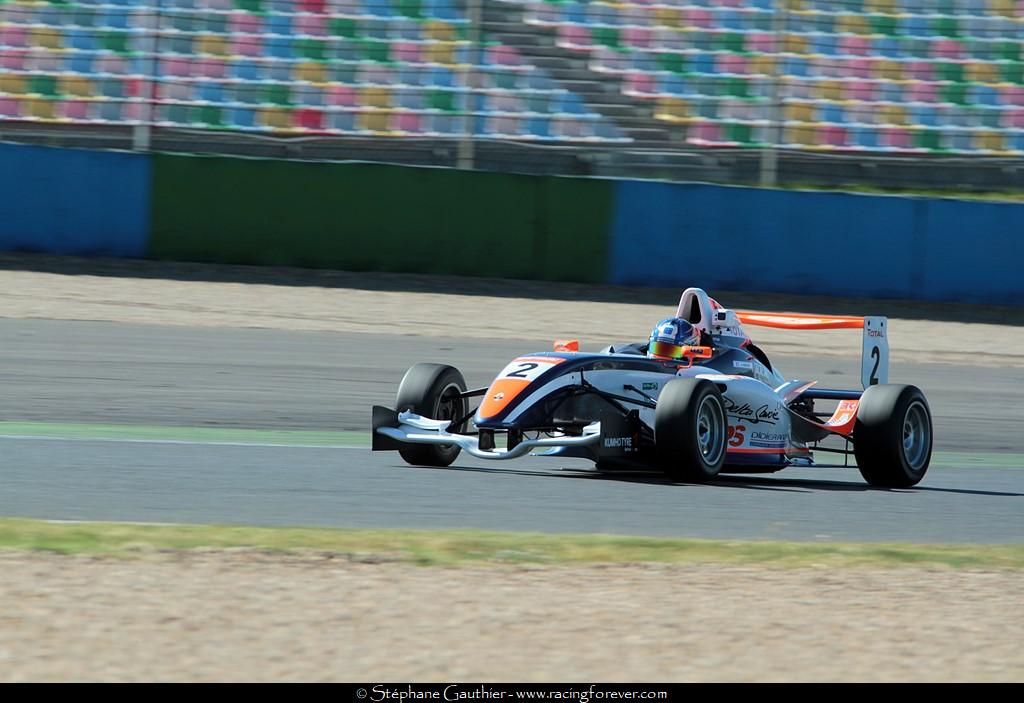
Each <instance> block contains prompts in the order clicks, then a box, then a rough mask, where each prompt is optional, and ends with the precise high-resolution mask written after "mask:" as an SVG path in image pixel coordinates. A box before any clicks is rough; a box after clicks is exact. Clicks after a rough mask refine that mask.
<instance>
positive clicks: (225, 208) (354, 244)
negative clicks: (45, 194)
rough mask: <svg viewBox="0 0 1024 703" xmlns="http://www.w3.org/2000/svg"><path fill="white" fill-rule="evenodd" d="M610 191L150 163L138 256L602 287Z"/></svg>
mask: <svg viewBox="0 0 1024 703" xmlns="http://www.w3.org/2000/svg"><path fill="white" fill-rule="evenodd" d="M612 197H613V184H612V182H611V181H603V180H595V179H572V178H556V177H544V178H542V177H536V176H519V175H511V174H501V173H481V172H468V173H467V172H460V171H455V170H449V169H437V168H409V167H402V166H388V165H382V164H331V163H308V162H297V161H275V160H269V159H266V160H265V159H240V158H224V157H201V156H172V155H155V156H154V157H153V198H152V203H153V204H152V213H153V216H152V231H151V238H150V246H149V253H148V255H149V257H150V258H156V259H170V260H178V261H182V260H184V261H204V262H219V263H240V264H258V265H275V266H304V267H315V268H338V269H347V270H382V271H384V270H387V271H414V272H417V273H447V274H461V275H477V276H499V277H508V278H539V279H550V280H567V281H594V282H603V281H605V280H607V273H608V261H607V247H608V239H609V229H610V222H611V209H612Z"/></svg>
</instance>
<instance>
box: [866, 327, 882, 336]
mask: <svg viewBox="0 0 1024 703" xmlns="http://www.w3.org/2000/svg"><path fill="white" fill-rule="evenodd" d="M868 336H869V337H884V336H885V332H883V331H882V330H873V329H870V328H868Z"/></svg>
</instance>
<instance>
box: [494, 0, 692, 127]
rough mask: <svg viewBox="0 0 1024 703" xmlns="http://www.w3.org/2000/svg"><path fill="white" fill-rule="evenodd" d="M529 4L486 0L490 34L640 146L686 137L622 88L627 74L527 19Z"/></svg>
mask: <svg viewBox="0 0 1024 703" xmlns="http://www.w3.org/2000/svg"><path fill="white" fill-rule="evenodd" d="M523 8H524V6H523V5H520V4H515V3H507V2H484V3H483V16H482V28H483V31H484V35H485V37H486V39H487V40H490V41H499V42H501V43H502V44H505V45H507V46H511V47H514V48H515V49H516V50H517V51H518V52H519V54H520V55H521V56H522V57H523V58H524V59H525V60H526V61H527V62H528V63H530V64H533V65H534V66H537V67H538V68H541V69H543V70H545V71H546V72H547V73H548V75H550V76H551V78H552V80H554V81H555V82H556V83H557V84H559V85H560V86H561V87H563V88H565V89H567V90H569V91H571V92H573V93H575V94H577V95H579V96H580V97H581V98H582V99H583V101H584V102H585V103H586V104H587V106H588V107H590V108H591V109H593V110H594V111H595V112H597V113H598V114H600V115H601V116H602V117H604V118H606V119H608V120H611V121H612V122H614V123H615V125H616V126H617V127H618V128H619V129H620V130H622V132H623V134H625V135H626V136H628V137H629V138H631V139H632V140H633V144H632V146H634V147H658V146H664V145H666V144H667V143H669V142H670V141H671V142H675V143H677V144H678V143H679V142H681V141H682V139H683V137H682V134H681V132H682V128H681V127H679V126H676V125H668V124H666V123H665V122H661V121H658V120H655V119H654V117H653V114H652V109H651V106H650V104H638V102H637V101H636V100H634V99H632V98H630V97H629V96H627V95H624V94H623V92H622V86H621V78H620V77H619V76H615V75H609V74H603V73H598V72H596V71H592V70H591V69H590V67H589V65H588V63H589V61H588V58H587V55H586V54H584V55H581V54H580V53H579V52H575V51H572V50H571V49H564V48H562V47H559V46H557V45H556V43H555V38H556V32H555V30H554V29H553V28H549V27H539V26H536V25H530V24H526V23H525V22H524V9H523Z"/></svg>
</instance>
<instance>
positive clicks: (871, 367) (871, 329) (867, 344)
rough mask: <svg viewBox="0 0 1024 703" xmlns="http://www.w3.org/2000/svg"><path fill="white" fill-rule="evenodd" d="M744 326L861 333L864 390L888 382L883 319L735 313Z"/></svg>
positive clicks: (887, 340) (885, 326) (885, 332)
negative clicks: (837, 330)
mask: <svg viewBox="0 0 1024 703" xmlns="http://www.w3.org/2000/svg"><path fill="white" fill-rule="evenodd" d="M735 313H736V317H737V319H738V320H739V321H740V322H742V323H743V324H747V325H759V326H761V327H775V328H779V329H787V330H834V329H863V330H864V335H863V339H864V341H863V345H862V351H861V361H860V382H861V385H862V386H863V387H864V388H867V387H868V386H874V385H877V384H879V383H888V382H889V334H888V331H887V327H888V324H887V320H886V318H884V317H851V316H845V315H805V314H802V313H774V312H757V311H754V310H736V311H735Z"/></svg>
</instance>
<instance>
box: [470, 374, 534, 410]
mask: <svg viewBox="0 0 1024 703" xmlns="http://www.w3.org/2000/svg"><path fill="white" fill-rule="evenodd" d="M528 385H530V382H529V381H527V380H526V379H519V378H499V379H497V380H496V381H495V382H494V383H492V384H491V387H490V388H488V389H487V395H485V396H484V399H483V402H481V403H480V411H479V412H480V417H494V416H495V415H497V414H498V413H500V412H501V411H502V410H504V409H505V406H506V405H508V404H509V403H511V402H512V399H513V398H515V397H516V396H517V395H519V394H520V393H522V391H523V389H524V388H526V387H527V386H528Z"/></svg>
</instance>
